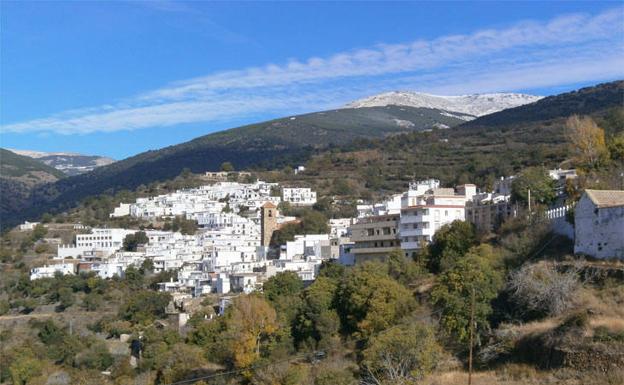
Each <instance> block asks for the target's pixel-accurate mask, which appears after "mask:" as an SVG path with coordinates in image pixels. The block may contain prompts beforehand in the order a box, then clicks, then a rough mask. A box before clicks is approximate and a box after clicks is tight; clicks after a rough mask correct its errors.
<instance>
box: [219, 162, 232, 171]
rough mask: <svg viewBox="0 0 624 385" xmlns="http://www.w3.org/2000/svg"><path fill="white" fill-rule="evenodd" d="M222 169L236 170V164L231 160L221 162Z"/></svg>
mask: <svg viewBox="0 0 624 385" xmlns="http://www.w3.org/2000/svg"><path fill="white" fill-rule="evenodd" d="M221 171H225V172H232V171H234V165H233V164H232V163H231V162H223V163H221Z"/></svg>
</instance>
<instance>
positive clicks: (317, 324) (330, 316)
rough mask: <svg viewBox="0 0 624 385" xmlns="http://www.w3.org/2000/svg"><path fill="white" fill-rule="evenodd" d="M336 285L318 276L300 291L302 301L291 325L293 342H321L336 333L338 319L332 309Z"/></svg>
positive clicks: (338, 323)
mask: <svg viewBox="0 0 624 385" xmlns="http://www.w3.org/2000/svg"><path fill="white" fill-rule="evenodd" d="M337 288H338V285H337V283H336V282H334V281H333V280H331V279H330V278H327V277H318V278H317V279H316V281H314V283H313V284H312V285H310V286H309V287H307V288H306V289H305V290H304V291H303V293H302V299H303V301H302V302H303V303H302V305H301V307H300V309H299V311H298V313H297V317H296V319H295V322H294V325H293V337H294V338H295V344H296V345H300V344H302V343H303V342H306V343H312V344H314V345H319V344H323V343H324V342H327V341H329V339H331V338H332V337H334V336H335V335H337V333H338V330H339V328H340V319H339V317H338V314H337V313H336V310H335V309H334V298H335V295H336V289H337Z"/></svg>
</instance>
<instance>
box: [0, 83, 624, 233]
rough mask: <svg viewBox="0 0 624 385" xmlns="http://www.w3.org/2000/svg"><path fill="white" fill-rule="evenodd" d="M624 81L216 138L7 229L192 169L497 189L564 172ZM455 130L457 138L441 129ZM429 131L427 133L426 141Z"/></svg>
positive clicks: (137, 166)
mask: <svg viewBox="0 0 624 385" xmlns="http://www.w3.org/2000/svg"><path fill="white" fill-rule="evenodd" d="M623 98H624V81H618V82H613V83H607V84H601V85H597V86H595V87H589V88H585V89H582V90H579V91H575V92H571V93H566V94H561V95H558V96H554V97H548V98H544V99H541V100H539V101H537V102H535V103H532V104H529V105H524V106H520V107H516V108H513V109H509V110H504V111H501V112H498V113H495V114H491V115H486V116H483V117H480V118H478V119H475V120H473V121H471V122H468V123H464V124H462V125H460V126H457V124H458V123H460V122H462V120H461V119H457V118H454V117H450V116H447V115H445V114H443V113H444V111H440V110H433V109H423V108H411V107H406V106H386V107H371V108H358V109H340V110H334V111H325V112H318V113H312V114H305V115H299V116H293V117H287V118H283V119H277V120H273V121H268V122H264V123H259V124H253V125H248V126H244V127H239V128H235V129H231V130H227V131H223V132H218V133H215V134H211V135H206V136H203V137H200V138H197V139H195V140H192V141H189V142H186V143H182V144H180V145H176V146H171V147H167V148H164V149H161V150H158V151H148V152H145V153H142V154H139V155H137V156H134V157H131V158H128V159H125V160H123V161H119V162H116V163H113V164H111V165H109V166H105V167H100V168H97V169H95V170H94V171H92V172H90V173H87V174H83V175H78V176H75V177H70V178H65V179H63V180H60V181H58V182H56V183H53V184H48V185H45V186H41V187H40V188H37V189H36V190H35V191H34V192H33V193H32V194H31V196H30V197H29V198H28V199H27V200H23V201H21V204H19V205H14V206H13V207H10V208H8V210H7V211H3V213H2V214H3V217H5V218H7V223H13V224H14V223H16V222H18V221H20V220H23V219H24V218H33V217H37V216H38V215H41V213H43V212H45V211H59V210H63V209H66V208H69V207H71V206H73V205H75V204H77V203H78V201H79V200H81V199H83V198H85V197H87V196H90V195H95V194H101V193H110V192H114V191H118V190H121V189H134V188H136V187H138V186H140V185H142V184H149V183H151V182H154V181H158V180H166V179H170V178H173V177H175V176H177V175H179V174H180V172H181V171H182V170H183V169H184V168H188V169H190V170H191V171H193V172H203V171H206V170H216V169H218V168H219V167H220V165H221V163H222V162H225V161H229V162H232V163H233V164H234V165H235V167H236V168H237V169H243V168H255V169H263V168H264V169H273V170H274V169H279V168H282V167H283V166H287V165H290V166H296V165H298V164H302V163H304V162H306V161H307V160H311V161H310V162H309V166H310V167H309V172H307V173H305V175H302V176H301V178H309V180H308V181H307V183H309V184H318V183H320V182H321V181H323V180H326V181H327V182H328V184H331V183H333V180H332V178H334V177H339V178H342V179H352V182H353V184H354V185H359V186H362V187H365V188H366V189H369V190H373V191H380V192H383V191H393V190H397V189H401V188H403V185H404V184H405V183H407V181H409V180H411V179H413V178H421V177H428V176H431V177H438V178H440V179H442V180H443V181H445V182H447V183H450V182H468V181H473V182H479V183H484V182H488V181H491V180H492V178H494V177H497V176H500V175H505V174H509V173H512V172H513V171H514V170H517V169H519V168H521V167H524V166H527V165H532V164H544V165H549V166H557V165H558V164H559V162H561V161H564V160H565V159H566V157H567V153H566V148H565V145H564V137H563V128H564V125H565V119H566V118H567V117H568V116H569V115H571V114H574V113H578V114H590V115H592V116H594V117H596V119H598V120H601V121H605V122H606V123H605V124H610V125H613V124H616V125H617V124H618V123H609V116H610V114H612V111H613V110H614V109H617V108H621V107H622V100H623ZM442 125H444V126H455V127H454V128H453V129H436V127H444V126H442ZM419 131H427V132H419Z"/></svg>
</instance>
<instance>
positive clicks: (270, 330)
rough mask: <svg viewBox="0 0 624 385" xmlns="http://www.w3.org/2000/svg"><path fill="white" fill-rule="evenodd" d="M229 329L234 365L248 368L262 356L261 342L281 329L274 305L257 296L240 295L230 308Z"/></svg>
mask: <svg viewBox="0 0 624 385" xmlns="http://www.w3.org/2000/svg"><path fill="white" fill-rule="evenodd" d="M228 313H229V314H228V320H227V330H228V334H229V335H230V337H231V340H230V341H231V344H230V346H229V349H230V351H231V352H232V358H233V362H234V365H235V366H236V367H238V368H242V367H246V366H249V365H251V364H252V363H254V362H255V361H256V360H257V359H259V358H260V353H261V347H262V342H263V341H267V340H268V339H270V338H271V336H272V335H273V334H274V333H275V332H276V331H277V330H278V326H279V325H278V323H277V315H276V314H275V310H274V309H273V308H272V307H271V305H270V304H269V303H268V302H267V301H265V300H264V299H263V298H261V297H259V296H256V295H243V296H240V297H237V298H236V299H234V301H233V302H232V305H230V307H229V308H228Z"/></svg>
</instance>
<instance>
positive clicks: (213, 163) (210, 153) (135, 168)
mask: <svg viewBox="0 0 624 385" xmlns="http://www.w3.org/2000/svg"><path fill="white" fill-rule="evenodd" d="M443 113H444V111H438V110H433V109H427V108H411V107H398V106H388V107H375V108H361V109H339V110H332V111H324V112H316V113H310V114H304V115H298V116H291V117H287V118H282V119H276V120H271V121H267V122H263V123H258V124H252V125H247V126H243V127H238V128H234V129H231V130H226V131H222V132H217V133H214V134H210V135H206V136H202V137H199V138H196V139H194V140H191V141H189V142H186V143H182V144H179V145H175V146H170V147H166V148H163V149H160V150H157V151H147V152H144V153H142V154H139V155H136V156H133V157H131V158H128V159H125V160H122V161H119V162H115V163H113V164H111V165H108V166H104V167H100V168H97V169H95V170H93V171H92V172H90V173H87V174H82V175H77V176H74V177H70V178H67V179H66V180H65V181H63V182H61V183H55V184H51V185H48V186H44V187H43V188H41V189H38V190H36V191H34V192H33V195H32V196H31V198H30V199H28V201H23V202H22V204H21V205H17V206H13V207H12V208H11V209H9V210H8V211H7V212H3V213H2V214H3V216H4V217H6V218H7V220H6V223H13V224H14V223H17V222H19V221H21V220H22V219H23V218H25V217H28V216H37V215H39V214H40V213H42V212H43V211H47V210H49V209H50V208H63V207H69V206H71V205H74V204H76V203H77V201H78V200H80V199H82V198H84V197H86V196H89V195H93V194H100V193H102V192H105V191H115V190H119V189H134V188H136V187H137V186H139V185H141V184H148V183H151V182H154V181H157V180H166V179H170V178H173V177H175V176H177V175H178V174H180V172H181V171H182V170H183V169H184V168H189V169H190V170H192V171H193V172H203V171H207V170H218V169H219V168H220V166H221V164H222V163H223V162H225V161H230V162H232V163H233V164H234V165H235V167H236V168H238V169H241V168H247V167H252V166H259V165H261V166H264V167H267V168H274V167H279V166H280V165H285V164H288V163H290V161H289V159H302V161H303V160H305V159H306V158H307V157H308V156H309V154H311V153H312V151H314V150H315V149H317V150H318V149H323V148H326V147H328V146H338V145H344V144H347V143H351V142H352V141H353V140H356V139H364V138H378V139H381V138H384V137H387V136H390V135H397V134H400V133H404V132H411V131H421V130H428V129H432V128H435V127H440V128H446V127H452V126H456V125H458V124H460V123H462V122H463V120H461V119H459V118H456V117H452V116H447V114H443Z"/></svg>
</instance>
